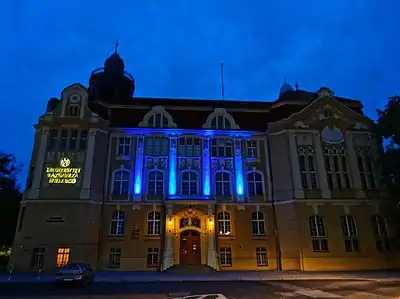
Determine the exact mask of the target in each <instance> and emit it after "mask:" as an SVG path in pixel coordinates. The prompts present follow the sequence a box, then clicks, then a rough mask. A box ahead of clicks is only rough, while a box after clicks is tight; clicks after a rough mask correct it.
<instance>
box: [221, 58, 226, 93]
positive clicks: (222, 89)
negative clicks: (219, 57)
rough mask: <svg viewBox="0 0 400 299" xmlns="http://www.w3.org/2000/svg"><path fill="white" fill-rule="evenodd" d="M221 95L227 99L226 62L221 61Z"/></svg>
mask: <svg viewBox="0 0 400 299" xmlns="http://www.w3.org/2000/svg"><path fill="white" fill-rule="evenodd" d="M221 96H222V100H225V89H224V62H223V61H221Z"/></svg>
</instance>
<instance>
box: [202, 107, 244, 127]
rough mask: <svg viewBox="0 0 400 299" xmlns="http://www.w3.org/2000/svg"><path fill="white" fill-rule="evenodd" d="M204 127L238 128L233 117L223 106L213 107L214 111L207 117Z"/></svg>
mask: <svg viewBox="0 0 400 299" xmlns="http://www.w3.org/2000/svg"><path fill="white" fill-rule="evenodd" d="M203 128H204V129H214V130H238V129H240V128H239V126H238V125H237V124H236V122H235V119H234V118H233V117H232V115H230V114H229V113H228V112H227V111H226V109H225V108H215V109H214V111H213V112H212V113H211V114H210V115H209V116H208V117H207V120H206V122H205V124H204V125H203Z"/></svg>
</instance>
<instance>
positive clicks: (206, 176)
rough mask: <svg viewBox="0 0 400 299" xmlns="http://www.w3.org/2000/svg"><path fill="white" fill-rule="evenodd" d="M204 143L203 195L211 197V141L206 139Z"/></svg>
mask: <svg viewBox="0 0 400 299" xmlns="http://www.w3.org/2000/svg"><path fill="white" fill-rule="evenodd" d="M203 142H204V145H203V195H206V196H209V195H210V194H211V190H210V189H211V188H210V185H211V184H210V182H211V176H210V140H209V139H208V138H204V141H203Z"/></svg>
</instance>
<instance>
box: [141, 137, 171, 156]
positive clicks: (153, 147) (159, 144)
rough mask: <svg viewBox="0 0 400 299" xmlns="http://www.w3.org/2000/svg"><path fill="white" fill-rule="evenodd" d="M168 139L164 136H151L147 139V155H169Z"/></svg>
mask: <svg viewBox="0 0 400 299" xmlns="http://www.w3.org/2000/svg"><path fill="white" fill-rule="evenodd" d="M168 153H169V144H168V139H167V138H163V137H150V138H148V139H146V141H145V154H146V155H147V156H168Z"/></svg>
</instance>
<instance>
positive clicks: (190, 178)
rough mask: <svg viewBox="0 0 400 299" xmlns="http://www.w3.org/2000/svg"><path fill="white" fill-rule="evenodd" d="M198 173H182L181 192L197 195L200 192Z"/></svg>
mask: <svg viewBox="0 0 400 299" xmlns="http://www.w3.org/2000/svg"><path fill="white" fill-rule="evenodd" d="M198 186H199V184H198V175H197V172H195V171H184V172H182V173H181V193H182V195H197V194H199V188H198Z"/></svg>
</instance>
